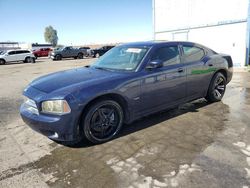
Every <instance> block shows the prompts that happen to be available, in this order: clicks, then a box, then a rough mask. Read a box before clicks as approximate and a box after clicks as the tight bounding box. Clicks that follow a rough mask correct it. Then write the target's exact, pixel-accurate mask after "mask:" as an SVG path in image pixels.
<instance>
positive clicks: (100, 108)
mask: <svg viewBox="0 0 250 188" xmlns="http://www.w3.org/2000/svg"><path fill="white" fill-rule="evenodd" d="M232 74H233V62H232V59H231V57H230V56H229V55H223V54H218V53H216V52H214V51H213V50H211V49H209V48H207V47H204V46H202V45H199V44H196V43H191V42H140V43H130V44H124V45H120V46H117V47H115V48H113V49H111V50H110V51H109V52H107V53H106V54H105V55H104V56H102V57H101V58H99V59H98V60H97V61H96V62H95V63H94V64H92V65H91V66H89V67H86V68H83V67H81V68H78V69H72V70H67V71H62V72H57V73H53V74H49V75H48V76H43V77H41V78H38V79H36V80H34V81H33V82H31V83H30V84H29V86H28V87H27V88H26V89H25V90H24V93H23V94H24V95H25V96H26V97H27V101H26V102H25V103H24V104H22V106H21V108H20V112H21V116H22V118H23V120H24V121H25V122H26V123H27V124H28V125H29V126H30V127H31V128H32V129H34V130H36V131H38V132H40V133H42V134H44V135H46V136H48V137H49V138H51V139H54V140H59V141H79V140H78V139H79V138H81V137H85V138H87V139H88V140H90V141H91V142H93V143H102V142H106V141H108V140H110V139H112V138H113V137H114V136H116V135H117V133H118V132H119V130H120V129H121V127H122V125H123V123H131V122H133V121H134V120H136V119H138V118H141V117H143V116H146V115H149V114H152V113H155V112H158V111H161V110H165V109H169V108H173V107H176V106H178V105H180V104H183V103H186V102H188V101H192V100H195V99H199V98H203V97H205V98H206V99H207V100H208V101H210V102H216V101H220V100H221V99H222V97H223V95H224V93H225V91H226V86H227V84H228V83H229V82H230V81H231V79H232Z"/></svg>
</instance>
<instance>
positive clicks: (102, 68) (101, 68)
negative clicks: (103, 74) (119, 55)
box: [94, 66, 110, 70]
mask: <svg viewBox="0 0 250 188" xmlns="http://www.w3.org/2000/svg"><path fill="white" fill-rule="evenodd" d="M94 68H95V69H100V70H110V69H109V68H105V67H97V66H96V67H95V66H94Z"/></svg>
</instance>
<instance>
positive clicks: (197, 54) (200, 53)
mask: <svg viewBox="0 0 250 188" xmlns="http://www.w3.org/2000/svg"><path fill="white" fill-rule="evenodd" d="M183 53H184V56H185V62H186V63H188V62H194V61H200V60H201V59H202V58H203V57H204V56H205V52H204V50H203V49H202V48H199V47H196V46H185V45H183Z"/></svg>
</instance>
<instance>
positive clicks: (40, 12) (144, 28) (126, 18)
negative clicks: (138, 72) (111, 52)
mask: <svg viewBox="0 0 250 188" xmlns="http://www.w3.org/2000/svg"><path fill="white" fill-rule="evenodd" d="M0 12H1V18H2V19H1V25H0V42H6V41H12V42H27V43H35V42H37V43H45V40H44V30H45V27H46V26H49V25H51V26H52V27H53V28H54V29H56V30H57V34H58V38H59V40H58V44H62V45H81V44H104V43H114V42H131V41H142V40H151V39H152V36H153V26H152V0H42V1H39V0H0Z"/></svg>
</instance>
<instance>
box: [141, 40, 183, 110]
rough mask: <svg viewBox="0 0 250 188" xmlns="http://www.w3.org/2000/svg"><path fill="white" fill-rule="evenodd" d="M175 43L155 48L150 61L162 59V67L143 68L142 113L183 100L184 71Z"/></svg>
mask: <svg viewBox="0 0 250 188" xmlns="http://www.w3.org/2000/svg"><path fill="white" fill-rule="evenodd" d="M179 52H180V50H179V47H178V46H177V45H174V46H173V45H171V46H169V45H167V46H164V47H160V48H158V49H156V50H155V51H154V52H153V54H152V57H151V60H150V61H155V60H156V61H162V62H163V67H161V68H156V69H153V70H145V71H144V76H143V80H142V98H143V100H142V102H143V103H142V109H141V111H142V112H143V113H150V112H151V111H155V110H159V109H163V108H167V107H170V106H173V105H176V104H178V103H180V101H184V100H185V97H186V71H185V69H184V67H183V64H181V62H180V53H179Z"/></svg>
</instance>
